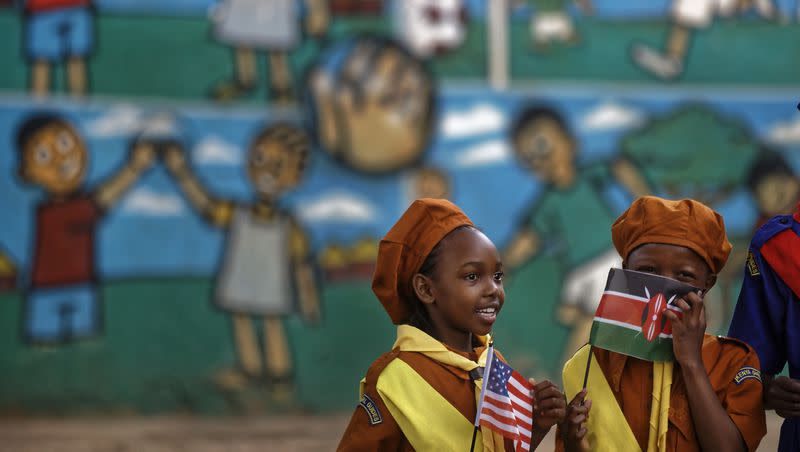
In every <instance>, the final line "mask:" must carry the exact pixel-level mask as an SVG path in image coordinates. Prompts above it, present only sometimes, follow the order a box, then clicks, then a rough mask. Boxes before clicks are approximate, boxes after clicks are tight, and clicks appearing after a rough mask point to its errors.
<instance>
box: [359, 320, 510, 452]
mask: <svg viewBox="0 0 800 452" xmlns="http://www.w3.org/2000/svg"><path fill="white" fill-rule="evenodd" d="M478 339H479V340H480V341H481V342H482V343H484V344H485V343H486V341H487V337H478ZM395 348H398V349H400V351H405V352H417V353H422V354H423V355H425V356H427V357H429V358H431V359H434V360H436V361H438V362H440V363H442V364H447V365H450V366H454V367H457V368H459V369H462V370H464V371H467V372H469V371H470V370H472V369H475V368H476V367H479V366H483V365H485V364H486V351H484V352H483V354H481V356H480V358H479V359H478V362H477V363H476V362H475V361H472V360H470V359H469V358H466V357H464V356H461V355H459V354H458V353H454V352H452V351H450V350H448V349H447V347H445V346H444V345H443V344H442V343H441V342H439V341H437V340H436V339H434V338H432V337H430V336H429V335H427V334H425V333H424V332H423V331H421V330H419V329H417V328H414V327H413V326H410V325H400V326H398V327H397V341H396V342H395V343H394V346H393V347H392V349H395ZM480 382H481V380H476V381H475V385H476V387H477V388H478V389H477V391H475V395H476V397H478V396H480V389H481V384H480ZM376 387H377V390H378V394H379V395H380V396H381V399H382V400H383V402H384V404H386V408H387V409H388V410H389V412H390V413H391V414H392V417H393V418H394V419H395V421H397V424H398V425H399V426H400V428H401V429H402V430H403V434H404V435H405V436H406V438H408V441H409V442H410V443H411V446H412V447H413V448H414V450H419V451H427V450H463V451H469V447H470V443H471V442H472V432H473V430H474V428H475V427H474V425H473V424H472V420H469V419H466V418H464V415H463V414H461V412H459V411H458V410H457V409H456V408H455V407H454V406H453V405H452V404H451V403H450V402H448V401H447V399H445V398H444V397H442V395H441V394H439V392H438V391H436V389H434V388H433V387H431V385H430V384H428V382H427V381H425V379H424V378H422V377H421V376H420V375H419V374H418V373H417V372H416V371H415V370H414V369H413V368H411V366H409V365H408V364H406V363H405V362H404V361H403V360H401V359H394V360H392V361H391V362H390V363H389V365H387V366H386V368H384V369H383V371H382V372H381V374H380V376H379V377H378V381H377V383H376ZM363 394H364V388H363V380H362V386H361V395H362V396H363ZM503 448H504V439H503V437H502V436H501V435H500V434H498V433H495V432H493V431H491V430H488V429H486V428H483V427H481V429H480V432H479V433H478V437H477V439H476V440H475V450H476V451H488V452H494V451H502V450H503Z"/></svg>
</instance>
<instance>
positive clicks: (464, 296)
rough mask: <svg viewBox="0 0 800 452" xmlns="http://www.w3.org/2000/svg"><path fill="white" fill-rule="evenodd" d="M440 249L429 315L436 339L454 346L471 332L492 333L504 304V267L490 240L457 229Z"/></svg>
mask: <svg viewBox="0 0 800 452" xmlns="http://www.w3.org/2000/svg"><path fill="white" fill-rule="evenodd" d="M441 246H442V248H441V254H440V255H439V257H438V261H437V263H436V267H435V270H434V272H433V275H432V277H431V278H430V282H429V283H430V288H431V295H432V298H433V303H431V304H429V305H428V313H429V315H430V318H431V322H432V323H433V326H434V328H435V329H436V333H437V334H438V335H439V339H440V340H441V341H442V342H444V343H445V344H447V345H450V346H453V347H456V346H458V344H463V343H465V342H466V341H467V340H469V335H470V333H471V334H477V335H485V334H488V333H489V332H490V331H491V329H492V325H493V324H494V322H495V320H496V319H497V314H498V313H499V312H500V309H501V308H502V307H503V303H504V302H505V291H504V289H503V264H502V262H501V261H500V254H499V253H498V252H497V248H495V246H494V244H493V243H492V241H491V240H489V238H488V237H486V236H485V235H484V234H483V233H482V232H480V231H478V230H475V229H471V228H466V229H459V230H456V231H454V232H453V233H451V234H450V235H448V236H447V237H445V238H444V239H443V243H441Z"/></svg>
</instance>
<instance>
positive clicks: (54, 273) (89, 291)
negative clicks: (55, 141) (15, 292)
mask: <svg viewBox="0 0 800 452" xmlns="http://www.w3.org/2000/svg"><path fill="white" fill-rule="evenodd" d="M102 216H103V211H102V209H100V207H99V206H98V205H97V204H96V203H95V201H94V200H93V199H92V198H91V197H90V196H88V195H78V196H76V197H74V198H72V199H68V200H63V201H46V202H44V203H42V204H41V205H39V207H38V209H37V211H36V240H35V252H34V258H33V265H32V268H31V270H32V271H31V273H32V274H31V278H30V287H29V289H28V292H27V297H26V309H25V338H26V339H27V340H28V341H29V342H33V343H52V342H69V341H72V340H76V339H81V338H88V337H92V336H95V335H97V334H98V333H99V332H100V330H101V328H102V321H101V320H102V316H101V312H100V308H101V306H100V300H99V295H98V293H97V287H96V284H95V280H96V279H95V266H94V257H95V256H94V242H95V230H96V227H97V223H98V222H99V221H100V219H101V218H102Z"/></svg>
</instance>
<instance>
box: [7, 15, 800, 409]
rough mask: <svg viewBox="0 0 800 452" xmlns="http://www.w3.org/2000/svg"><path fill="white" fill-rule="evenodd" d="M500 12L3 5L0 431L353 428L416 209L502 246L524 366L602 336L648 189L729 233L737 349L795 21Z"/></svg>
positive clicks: (789, 149) (386, 342)
mask: <svg viewBox="0 0 800 452" xmlns="http://www.w3.org/2000/svg"><path fill="white" fill-rule="evenodd" d="M503 3H505V6H506V8H505V9H502V8H500V9H499V10H494V9H491V10H490V8H489V6H487V2H483V1H479V0H460V1H457V0H426V1H416V0H415V1H409V2H405V1H404V2H400V1H388V0H387V1H375V0H347V1H344V0H335V1H330V2H327V1H318V0H296V1H294V0H219V1H217V0H175V1H173V2H161V1H156V0H135V1H134V0H94V1H91V2H90V1H88V0H82V1H72V0H70V1H67V0H36V1H33V0H30V1H19V0H16V1H5V2H2V1H0V37H1V38H2V42H4V43H10V45H4V46H0V61H2V62H3V64H2V66H1V67H2V68H3V70H0V90H2V91H1V92H0V151H1V152H0V174H2V175H4V176H3V177H0V205H2V207H3V211H4V215H3V216H2V218H3V221H2V226H0V369H3V375H4V377H3V384H2V385H0V413H50V414H80V413H85V412H108V413H129V412H138V413H162V412H197V413H251V414H255V413H263V412H269V411H280V410H285V409H295V408H300V409H308V410H314V411H328V410H342V409H343V410H349V409H350V408H351V407H352V405H353V404H354V403H356V394H357V382H358V380H359V379H360V378H361V377H362V373H363V372H364V370H365V369H366V368H367V367H368V366H369V364H370V362H371V360H373V359H374V358H375V357H376V356H378V355H379V354H380V353H382V352H383V351H385V350H387V349H388V348H389V347H390V346H391V344H392V342H393V335H394V331H393V328H392V325H391V324H390V322H389V320H388V317H387V316H386V314H385V313H384V312H383V310H382V308H381V306H380V304H379V303H378V302H377V300H376V299H375V298H374V296H373V295H372V293H371V290H370V280H371V276H372V271H373V268H374V261H375V257H376V255H377V242H378V240H379V238H380V237H381V236H382V235H383V234H384V233H385V232H386V231H387V230H388V228H389V227H390V226H391V225H392V223H393V221H394V220H395V219H396V218H397V217H398V216H399V215H400V213H401V212H402V211H403V210H404V209H405V207H406V206H407V205H408V203H409V202H410V201H411V200H413V199H415V198H417V197H423V196H428V197H445V198H449V199H451V200H453V201H454V202H456V203H457V204H459V205H460V206H462V207H463V208H464V210H465V211H466V212H467V213H468V214H469V215H470V216H471V217H472V218H473V220H474V221H475V222H476V223H477V225H478V226H479V227H480V228H481V229H482V230H484V231H485V232H486V233H487V235H488V236H489V237H490V238H491V239H492V240H493V241H495V243H496V244H497V245H498V248H499V249H500V250H501V253H502V255H503V258H504V261H505V263H506V265H507V266H508V268H509V271H508V272H507V274H508V279H507V285H506V290H507V303H506V305H505V307H504V312H503V313H502V315H501V316H500V320H499V322H498V324H497V327H496V331H495V335H496V340H497V341H498V342H500V343H502V344H503V346H502V348H503V350H504V352H505V354H506V355H507V356H508V357H509V359H510V360H512V361H513V362H514V363H515V366H516V367H517V368H519V369H520V370H521V371H524V372H525V373H528V374H531V375H534V376H537V377H543V376H548V377H555V376H557V375H558V371H559V369H560V364H561V363H562V360H563V359H564V357H565V356H567V355H569V354H571V352H572V351H573V350H574V349H576V348H577V347H578V346H579V345H580V344H582V343H583V342H584V341H585V340H586V338H587V336H588V326H589V324H590V320H591V316H592V314H593V312H594V309H595V308H596V303H597V301H598V300H599V293H600V292H601V290H602V287H603V286H604V284H605V278H606V275H607V270H608V268H609V267H610V266H613V265H618V264H619V257H618V256H617V255H616V253H615V251H614V249H613V245H612V243H611V237H610V231H609V228H610V225H611V223H612V222H613V221H614V219H615V218H616V216H617V215H618V214H619V213H621V212H622V211H623V210H624V209H625V208H626V207H627V205H628V204H629V203H630V202H631V200H633V199H634V198H635V197H637V196H640V195H643V194H659V195H662V196H667V197H672V198H679V197H693V198H696V199H700V200H702V201H703V202H706V203H708V204H710V205H712V206H713V207H714V208H715V209H717V210H719V211H720V212H721V213H722V214H723V215H724V217H725V221H726V225H727V228H728V233H729V236H730V237H731V240H732V242H733V243H734V251H733V253H732V255H731V259H730V262H729V264H728V266H727V268H726V269H725V270H724V271H723V273H722V274H721V275H720V276H719V280H718V283H717V286H716V287H715V289H714V290H712V291H711V292H710V293H709V298H708V300H709V315H710V318H709V324H710V328H711V329H712V330H713V331H718V332H722V331H724V330H725V329H726V327H727V323H728V320H729V316H730V313H731V310H732V306H733V303H735V300H736V297H737V295H738V290H739V284H740V278H741V274H742V271H743V267H744V265H745V258H746V245H747V243H748V241H749V239H750V236H751V235H752V233H753V231H754V230H755V228H757V227H758V225H759V224H760V223H761V222H763V221H764V220H765V219H766V218H769V217H770V216H772V215H775V214H777V213H781V212H787V211H789V210H791V209H792V208H793V206H794V205H795V203H796V202H797V201H798V200H800V113H798V111H797V110H796V108H795V106H796V103H797V99H796V98H795V97H794V96H796V93H797V82H796V80H798V78H799V77H800V63H798V62H797V59H796V58H792V56H793V55H795V54H796V53H797V51H798V50H800V49H798V48H797V46H798V45H799V44H798V43H800V39H798V35H799V34H800V24H798V20H797V18H798V17H799V16H798V9H797V4H796V3H795V2H790V1H784V0H775V1H759V0H756V1H751V2H734V1H731V2H725V1H722V2H720V1H714V2H712V1H709V2H701V1H694V0H693V1H691V2H688V1H679V0H673V1H668V0H658V1H652V2H634V3H635V4H632V3H631V2H623V1H619V0H605V1H603V0H594V1H591V2H589V1H576V2H569V1H538V0H537V1H516V0H508V1H507V2H498V3H497V4H501V5H502V4H503ZM729 3H730V4H729ZM492 5H494V4H492ZM492 8H494V6H492ZM504 49H505V50H504ZM497 52H505V54H506V55H507V58H505V59H504V58H497Z"/></svg>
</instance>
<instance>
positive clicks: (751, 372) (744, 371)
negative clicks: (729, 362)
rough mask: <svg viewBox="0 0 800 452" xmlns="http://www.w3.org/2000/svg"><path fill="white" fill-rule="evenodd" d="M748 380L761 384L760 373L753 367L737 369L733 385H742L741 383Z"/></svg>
mask: <svg viewBox="0 0 800 452" xmlns="http://www.w3.org/2000/svg"><path fill="white" fill-rule="evenodd" d="M748 378H755V379H756V380H758V381H759V382H761V371H760V370H758V369H756V368H755V367H750V366H745V367H742V368H741V369H739V371H738V372H736V376H735V377H733V381H734V383H736V384H737V385H740V384H742V382H743V381H745V380H747V379H748Z"/></svg>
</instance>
